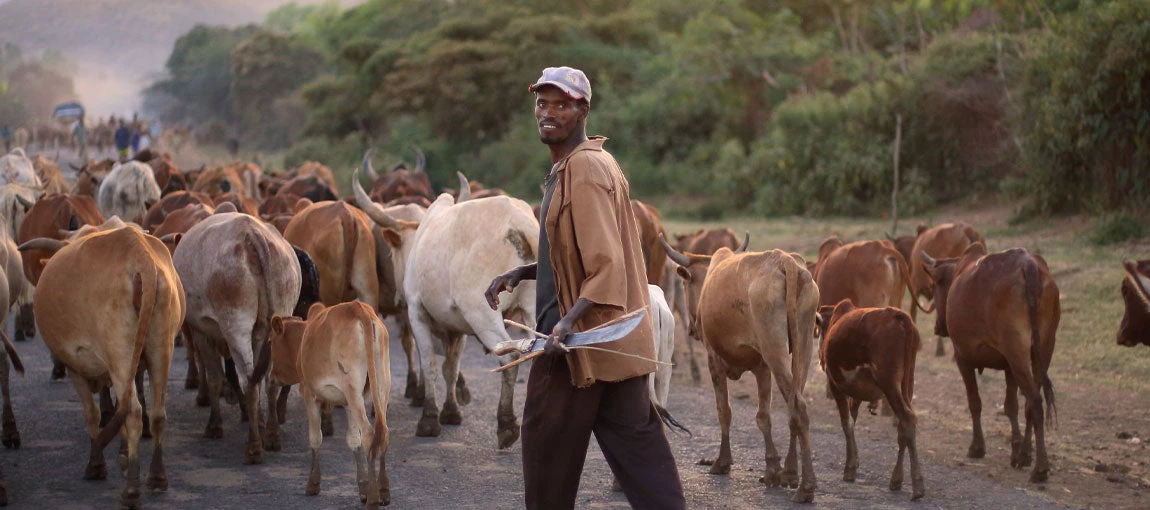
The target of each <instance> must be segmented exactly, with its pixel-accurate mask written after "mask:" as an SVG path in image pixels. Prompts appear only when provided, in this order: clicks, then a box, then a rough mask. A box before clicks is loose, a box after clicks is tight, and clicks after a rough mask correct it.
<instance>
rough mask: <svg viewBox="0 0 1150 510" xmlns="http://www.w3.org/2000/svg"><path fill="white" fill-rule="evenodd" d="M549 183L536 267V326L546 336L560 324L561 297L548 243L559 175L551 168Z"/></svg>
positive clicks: (548, 175)
mask: <svg viewBox="0 0 1150 510" xmlns="http://www.w3.org/2000/svg"><path fill="white" fill-rule="evenodd" d="M551 170H552V171H551V172H549V173H548V174H547V181H546V182H544V183H543V186H544V189H543V202H542V203H541V204H540V205H539V258H538V263H537V265H536V267H535V324H536V326H535V327H536V329H537V330H538V331H539V332H540V333H543V334H545V335H550V334H551V330H552V329H554V328H555V325H556V324H558V323H559V319H560V318H561V317H560V316H559V295H558V293H557V292H556V291H555V273H553V272H551V243H549V242H547V209H548V208H549V207H550V206H551V195H552V194H554V192H555V183H556V182H558V181H559V176H558V174H555V173H554V170H555V167H551Z"/></svg>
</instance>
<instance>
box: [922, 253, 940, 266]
mask: <svg viewBox="0 0 1150 510" xmlns="http://www.w3.org/2000/svg"><path fill="white" fill-rule="evenodd" d="M919 253H921V254H922V261H923V262H925V263H927V264H928V265H931V266H933V265H937V264H938V261H936V260H934V258H933V257H931V256H930V255H927V254H926V252H925V251H920V252H919Z"/></svg>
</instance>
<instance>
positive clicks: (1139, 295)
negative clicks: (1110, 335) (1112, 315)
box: [1118, 259, 1150, 347]
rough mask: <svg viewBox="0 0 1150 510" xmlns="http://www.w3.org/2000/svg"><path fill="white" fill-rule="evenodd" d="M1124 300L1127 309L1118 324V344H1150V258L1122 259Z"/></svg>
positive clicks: (1129, 345)
mask: <svg viewBox="0 0 1150 510" xmlns="http://www.w3.org/2000/svg"><path fill="white" fill-rule="evenodd" d="M1122 267H1123V268H1124V269H1125V270H1126V276H1125V277H1124V278H1122V289H1121V291H1122V301H1123V302H1124V303H1125V305H1126V311H1125V313H1123V314H1122V322H1121V323H1120V324H1119V325H1118V345H1125V346H1127V347H1133V346H1135V345H1138V344H1140V343H1141V344H1145V345H1150V259H1147V260H1139V261H1137V262H1135V261H1131V260H1124V261H1122Z"/></svg>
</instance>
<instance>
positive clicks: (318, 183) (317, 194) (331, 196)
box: [276, 175, 339, 202]
mask: <svg viewBox="0 0 1150 510" xmlns="http://www.w3.org/2000/svg"><path fill="white" fill-rule="evenodd" d="M276 194H277V195H279V194H286V195H290V196H299V197H304V198H307V199H308V200H311V201H312V202H324V201H331V200H339V193H338V192H336V189H335V188H332V187H329V186H328V184H327V182H325V181H324V180H323V179H322V178H320V177H319V176H316V175H301V176H299V177H295V178H293V179H291V180H289V181H287V182H285V183H283V186H280V188H279V190H278V191H276Z"/></svg>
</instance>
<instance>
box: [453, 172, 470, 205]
mask: <svg viewBox="0 0 1150 510" xmlns="http://www.w3.org/2000/svg"><path fill="white" fill-rule="evenodd" d="M455 175H456V176H458V177H459V198H457V199H455V203H457V204H458V203H461V202H466V201H468V200H471V183H470V182H468V181H467V177H466V176H464V175H463V172H455Z"/></svg>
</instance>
